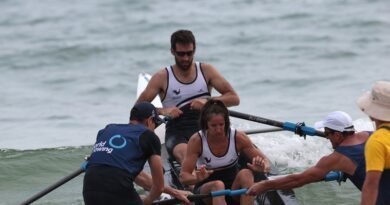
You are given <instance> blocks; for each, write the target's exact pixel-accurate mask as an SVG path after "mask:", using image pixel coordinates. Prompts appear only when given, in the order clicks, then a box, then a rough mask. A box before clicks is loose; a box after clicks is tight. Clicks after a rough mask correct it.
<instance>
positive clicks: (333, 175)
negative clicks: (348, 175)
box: [324, 171, 344, 182]
mask: <svg viewBox="0 0 390 205" xmlns="http://www.w3.org/2000/svg"><path fill="white" fill-rule="evenodd" d="M343 179H344V174H343V172H340V171H331V172H329V173H328V174H327V175H326V176H325V178H324V181H326V182H329V181H338V182H341V181H343Z"/></svg>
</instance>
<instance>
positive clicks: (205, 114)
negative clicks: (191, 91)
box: [200, 99, 230, 135]
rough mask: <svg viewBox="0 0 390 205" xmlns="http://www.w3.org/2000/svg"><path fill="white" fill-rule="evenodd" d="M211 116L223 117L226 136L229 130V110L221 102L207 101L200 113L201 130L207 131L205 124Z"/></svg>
mask: <svg viewBox="0 0 390 205" xmlns="http://www.w3.org/2000/svg"><path fill="white" fill-rule="evenodd" d="M211 115H223V118H224V120H225V134H226V135H227V134H228V133H229V129H230V119H229V110H228V109H227V107H226V106H225V104H224V103H223V102H222V101H220V100H213V99H209V100H208V101H207V102H206V104H205V105H204V106H203V108H202V110H201V111H200V128H201V129H202V130H207V122H208V121H209V119H210V117H211Z"/></svg>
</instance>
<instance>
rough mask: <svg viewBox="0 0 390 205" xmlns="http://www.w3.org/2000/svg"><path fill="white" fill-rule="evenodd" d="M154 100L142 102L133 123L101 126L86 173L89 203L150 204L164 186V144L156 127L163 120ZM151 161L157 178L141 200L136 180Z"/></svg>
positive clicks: (154, 176) (85, 198)
mask: <svg viewBox="0 0 390 205" xmlns="http://www.w3.org/2000/svg"><path fill="white" fill-rule="evenodd" d="M160 120H161V119H159V117H158V115H157V111H156V110H155V108H154V106H153V105H152V104H150V103H146V102H145V103H138V104H136V105H135V106H134V107H133V108H132V111H131V116H130V123H129V124H109V125H107V126H106V127H105V128H104V129H102V130H100V131H99V132H98V135H97V139H96V143H95V145H94V146H93V150H92V154H91V156H90V158H89V160H88V164H87V169H86V173H85V176H84V185H83V197H84V202H85V204H87V205H88V204H91V205H99V204H102V205H103V204H118V205H120V204H123V205H125V204H126V205H140V204H150V203H151V202H152V201H153V200H155V199H156V198H157V197H158V196H160V194H161V191H162V189H163V188H164V186H163V185H164V179H163V173H162V164H161V159H160V155H161V144H160V140H159V138H158V137H157V136H156V134H154V132H153V131H152V130H154V129H155V127H156V126H157V124H159V121H160ZM146 161H148V162H149V165H150V167H151V173H152V178H153V186H152V188H151V191H150V194H149V195H148V196H147V197H146V198H145V199H144V200H141V198H140V197H139V195H138V193H137V192H136V191H135V189H134V186H133V182H135V180H136V177H137V176H138V175H139V173H140V172H141V171H142V170H143V167H144V165H145V163H146Z"/></svg>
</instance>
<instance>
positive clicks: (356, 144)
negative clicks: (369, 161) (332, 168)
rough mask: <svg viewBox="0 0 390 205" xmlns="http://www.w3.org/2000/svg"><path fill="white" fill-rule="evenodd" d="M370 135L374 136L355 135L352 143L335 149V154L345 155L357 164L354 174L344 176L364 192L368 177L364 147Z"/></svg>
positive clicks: (367, 133)
mask: <svg viewBox="0 0 390 205" xmlns="http://www.w3.org/2000/svg"><path fill="white" fill-rule="evenodd" d="M370 134H372V132H360V133H355V134H354V136H352V137H351V140H350V142H346V143H343V144H342V145H339V146H338V147H336V148H335V152H338V153H340V154H342V155H344V156H345V157H347V158H349V159H350V160H351V161H352V162H353V163H355V164H356V168H355V170H354V172H353V174H348V173H344V174H345V176H346V177H347V178H348V179H350V180H351V182H352V183H353V184H354V185H355V186H356V187H357V188H358V189H359V190H362V187H363V183H364V179H365V177H366V161H365V158H364V147H365V145H366V141H367V139H368V137H369V135H370Z"/></svg>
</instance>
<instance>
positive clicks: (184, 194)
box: [172, 190, 192, 205]
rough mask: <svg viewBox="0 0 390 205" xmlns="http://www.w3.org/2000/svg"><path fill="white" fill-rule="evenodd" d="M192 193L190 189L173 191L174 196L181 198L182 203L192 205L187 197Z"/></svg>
mask: <svg viewBox="0 0 390 205" xmlns="http://www.w3.org/2000/svg"><path fill="white" fill-rule="evenodd" d="M191 194H192V193H191V192H189V191H184V190H176V191H175V193H173V195H172V196H173V197H175V198H176V199H179V200H180V201H182V203H181V204H182V205H190V204H191V202H190V201H189V200H188V199H187V196H189V195H191Z"/></svg>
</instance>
